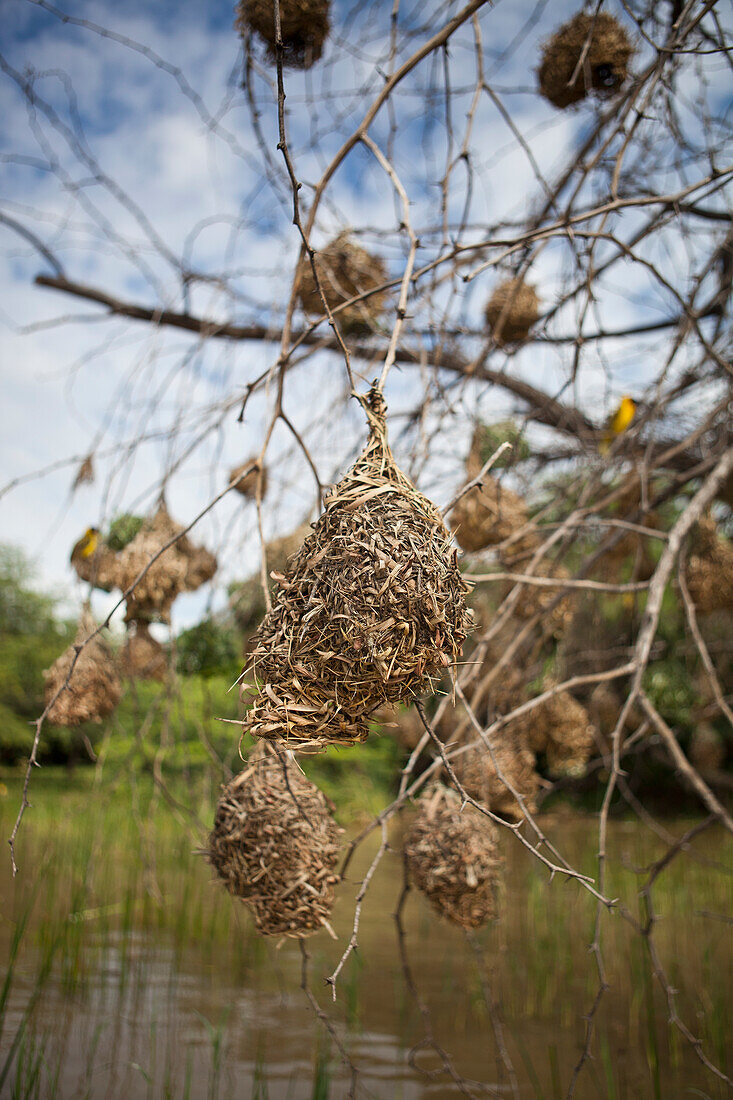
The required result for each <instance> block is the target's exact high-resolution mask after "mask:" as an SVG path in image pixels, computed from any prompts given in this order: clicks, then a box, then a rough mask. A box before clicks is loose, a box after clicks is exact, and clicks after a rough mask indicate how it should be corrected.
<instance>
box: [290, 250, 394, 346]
mask: <svg viewBox="0 0 733 1100" xmlns="http://www.w3.org/2000/svg"><path fill="white" fill-rule="evenodd" d="M315 264H316V270H317V272H318V279H319V281H320V284H321V290H322V291H323V293H324V294H325V297H326V301H327V302H328V306H329V309H331V310H334V309H336V308H337V306H340V305H341V304H342V303H343V302H347V301H349V300H350V299H351V298H355V297H357V296H358V295H360V294H367V293H368V292H369V291H375V293H373V294H369V297H367V298H364V299H362V300H361V301H358V302H354V303H352V305H349V306H346V307H345V308H344V309H342V310H340V311H339V312H338V313H337V314H336V322H337V323H338V325H339V327H340V328H342V329H344V330H345V331H359V330H360V329H362V330H363V329H369V328H373V327H374V324H375V323H376V321H378V319H379V317H380V315H381V313H382V312H383V310H384V307H385V304H386V301H387V293H386V291H384V290H382V291H376V290H375V288H376V287H379V286H382V285H383V284H384V283H385V282H387V268H386V266H385V263H384V261H383V260H382V259H381V258H380V257H379V256H372V254H371V253H370V252H367V250H366V249H365V248H362V246H361V245H358V244H356V243H355V242H354V241H352V240H350V239H349V237H348V234H346V233H341V234H339V236H338V237H336V238H335V239H334V240H333V241H331V242H330V244H327V245H326V246H325V248H323V249H322V251H320V252H317V253H316V256H315ZM298 295H299V298H300V304H301V307H302V309H303V311H304V312H305V313H309V314H312V315H318V316H320V315H321V314H323V313H324V312H325V310H324V308H323V302H322V300H321V295H320V293H319V290H318V287H317V285H316V281H315V279H314V278H313V269H312V268H311V265H310V263H309V262H308V261H307V260H305V261H304V263H303V268H302V271H301V277H300V286H299V288H298Z"/></svg>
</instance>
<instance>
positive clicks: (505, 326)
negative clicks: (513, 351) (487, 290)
mask: <svg viewBox="0 0 733 1100" xmlns="http://www.w3.org/2000/svg"><path fill="white" fill-rule="evenodd" d="M539 315H540V299H539V297H538V294H537V291H536V290H535V288H534V287H533V286H530V285H529V284H528V283H525V282H524V280H523V279H521V278H519V277H517V278H513V279H505V280H504V281H503V282H501V283H499V285H498V286H497V287H496V289H495V290H494V293H493V294H492V295H491V297H490V298H489V300H488V302H487V303H486V310H485V316H486V321H487V323H488V325H489V328H490V329H491V334H492V336H493V337H494V340H495V341H496V343H497V344H498V345H499V347H504V346H505V345H507V344H517V343H519V342H520V341H522V340H526V338H527V336H528V335H529V330H530V329H531V328H532V325H533V324H534V323H535V322H536V321H537V319H538V317H539Z"/></svg>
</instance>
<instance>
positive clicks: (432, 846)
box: [405, 784, 501, 928]
mask: <svg viewBox="0 0 733 1100" xmlns="http://www.w3.org/2000/svg"><path fill="white" fill-rule="evenodd" d="M405 862H406V864H407V870H408V874H409V876H410V879H411V880H412V882H413V883H414V884H415V886H416V887H417V888H418V890H420V891H421V893H423V894H424V895H425V897H426V898H427V899H428V901H429V902H430V904H431V905H432V906H433V908H434V909H435V910H436V911H437V912H438V913H439V914H440V916H441V917H445V919H446V920H449V921H451V922H452V923H453V924H457V925H459V926H460V927H461V928H480V927H481V926H482V925H484V924H486V922H487V921H489V920H492V919H493V918H494V917H496V915H497V912H498V892H499V871H500V866H501V862H500V859H499V855H498V850H497V832H496V827H495V826H494V825H493V824H492V823H491V822H490V821H489V820H488V819H487V818H486V817H484V816H483V815H482V814H480V813H479V812H478V811H477V810H475V809H473V807H471V806H466V807H465V808H464V810H463V812H461V799H460V798H459V796H458V795H457V794H456V793H455V791H452V790H450V789H449V788H448V787H444V786H443V785H442V784H436V786H434V787H433V788H431V789H430V790H428V791H427V792H426V793H425V794H424V795H423V796H422V798H421V799H420V802H419V807H418V812H417V817H416V818H415V820H414V822H413V823H412V826H411V827H410V830H409V832H408V833H407V836H406V837H405Z"/></svg>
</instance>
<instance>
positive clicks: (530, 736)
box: [519, 691, 598, 779]
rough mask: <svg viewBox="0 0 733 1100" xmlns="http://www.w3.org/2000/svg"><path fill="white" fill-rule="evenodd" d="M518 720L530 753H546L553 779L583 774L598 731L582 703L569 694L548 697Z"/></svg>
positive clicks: (561, 692) (548, 768) (560, 692)
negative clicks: (522, 726)
mask: <svg viewBox="0 0 733 1100" xmlns="http://www.w3.org/2000/svg"><path fill="white" fill-rule="evenodd" d="M519 721H521V722H522V723H523V725H524V729H525V732H526V739H527V744H528V745H529V747H530V748H531V749H532V751H533V752H536V753H541V752H543V753H544V754H545V759H546V762H547V770H548V771H549V773H550V775H552V776H553V777H554V778H556V779H560V778H570V779H579V778H580V777H581V776H583V775H585V772H586V768H587V766H588V761H589V760H590V758H591V756H592V755H593V752H594V750H595V748H596V745H597V742H598V731H597V730H596V728H595V726H594V725H593V722H592V721H591V718H590V715H589V714H588V711H587V710H586V709H585V707H584V706H583V704H582V703H579V702H578V700H577V699H575V698H574V697H573V696H572V695H571V694H570V692H568V691H559V692H558V693H557V694H556V695H551V696H550V697H549V699H545V700H544V702H542V703H540V704H539V705H538V706H536V707H535V708H534V709H533V710H531V711H529V712H528V713H527V714H526V715H524V716H523V717H522V718H521V719H519Z"/></svg>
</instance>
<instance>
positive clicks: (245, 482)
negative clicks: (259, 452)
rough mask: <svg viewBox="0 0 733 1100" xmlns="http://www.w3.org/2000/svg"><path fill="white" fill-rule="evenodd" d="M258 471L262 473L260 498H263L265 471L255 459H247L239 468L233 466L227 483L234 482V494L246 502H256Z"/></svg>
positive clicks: (265, 479)
mask: <svg viewBox="0 0 733 1100" xmlns="http://www.w3.org/2000/svg"><path fill="white" fill-rule="evenodd" d="M260 470H261V471H262V496H263V497H264V495H265V493H266V492H267V469H266V467H264V466H263V465H262V464H261V462H260V461H259V459H257V458H248V459H247V461H246V462H243V463H242V465H241V466H235V467H234V469H233V470H232V472H231V473H230V474H229V481H230V482H232V481H233V482H235V485H234V489H235V492H237V493H241V495H242V496H243V497H247V499H248V500H256V499H257V484H258V482H259V480H260Z"/></svg>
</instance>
